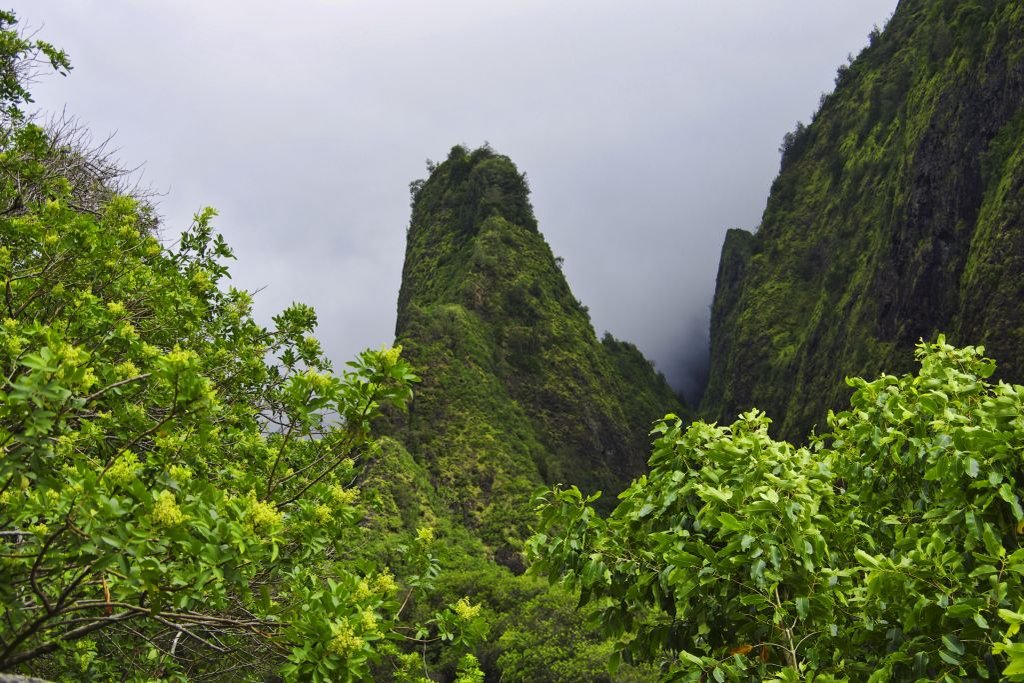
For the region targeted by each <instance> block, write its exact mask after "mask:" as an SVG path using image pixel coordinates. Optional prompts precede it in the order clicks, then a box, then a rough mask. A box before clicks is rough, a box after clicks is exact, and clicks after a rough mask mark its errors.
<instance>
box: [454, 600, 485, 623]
mask: <svg viewBox="0 0 1024 683" xmlns="http://www.w3.org/2000/svg"><path fill="white" fill-rule="evenodd" d="M452 611H454V612H455V614H456V616H458V617H459V619H462V620H463V621H470V620H471V619H475V618H476V616H477V615H478V614H480V605H473V604H471V603H470V602H469V598H459V601H458V602H457V603H455V605H453V606H452Z"/></svg>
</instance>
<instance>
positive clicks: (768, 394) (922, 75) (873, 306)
mask: <svg viewBox="0 0 1024 683" xmlns="http://www.w3.org/2000/svg"><path fill="white" fill-rule="evenodd" d="M781 151H782V168H781V171H780V173H779V176H778V178H777V179H776V180H775V183H774V184H773V186H772V190H771V194H770V197H769V199H768V204H767V208H766V209H765V212H764V216H763V219H762V222H761V225H760V227H759V228H758V230H757V232H756V233H754V234H753V235H751V234H749V233H746V232H744V231H740V230H733V231H730V232H729V233H728V234H727V236H726V240H725V245H724V247H723V250H722V259H721V263H720V266H719V272H718V283H717V289H716V293H715V299H714V304H713V308H712V320H711V369H710V376H709V384H708V387H707V390H706V393H705V395H704V401H703V404H702V410H703V412H704V413H706V414H707V415H709V416H712V417H715V418H717V419H721V420H724V421H726V422H729V421H731V420H732V419H734V418H735V416H736V415H737V414H738V413H740V412H741V411H744V410H747V409H749V408H750V407H751V406H757V407H759V408H761V409H764V410H765V411H767V413H768V414H769V415H771V416H772V417H773V418H774V419H775V420H776V427H777V428H778V430H779V432H780V433H781V434H783V435H786V436H788V437H790V438H800V437H801V436H802V435H803V434H804V433H805V432H806V430H807V429H808V428H809V427H810V426H811V425H813V424H815V423H818V424H821V423H822V421H823V420H824V417H825V414H826V411H827V409H828V408H834V407H837V406H839V405H840V404H841V403H842V401H843V399H844V397H845V395H846V394H847V393H848V389H846V388H845V387H844V385H843V382H842V380H843V378H844V377H846V376H850V375H861V376H871V375H874V374H875V373H877V372H879V371H881V370H883V369H885V370H887V371H902V370H905V369H907V368H908V364H909V358H910V357H911V354H910V349H912V348H913V345H914V344H915V343H916V342H917V341H918V340H919V339H920V338H925V339H932V338H934V336H935V334H936V333H937V332H939V331H946V332H948V333H949V336H950V339H951V340H953V341H956V342H958V343H963V344H975V343H984V344H985V345H986V347H987V348H988V349H989V350H990V352H992V353H993V354H994V355H995V356H996V357H998V358H999V359H1000V372H1001V376H1002V377H1004V378H1008V379H1016V380H1019V379H1021V378H1024V289H1022V284H1021V283H1024V205H1022V203H1021V197H1022V196H1024V194H1022V190H1024V5H1022V4H1021V3H1020V2H1018V1H1016V0H966V1H952V0H903V1H901V2H900V3H899V6H898V7H897V9H896V11H895V13H894V15H893V17H892V18H891V19H890V21H889V22H888V24H887V26H886V27H885V30H884V31H875V32H873V33H872V34H871V36H870V44H869V45H868V46H867V47H866V48H865V49H864V50H863V51H862V52H861V54H860V55H859V56H858V57H857V58H856V59H855V60H853V61H851V63H850V64H848V65H845V66H843V67H841V68H840V70H839V74H838V76H837V78H836V88H835V91H834V92H833V93H832V94H830V95H827V96H823V98H822V102H821V107H820V109H819V111H818V112H817V113H816V114H815V116H814V118H813V120H812V122H811V123H810V125H807V126H804V125H802V124H800V125H798V127H797V129H796V131H794V132H793V133H790V134H788V135H787V136H786V139H785V140H784V144H783V147H782V150H781Z"/></svg>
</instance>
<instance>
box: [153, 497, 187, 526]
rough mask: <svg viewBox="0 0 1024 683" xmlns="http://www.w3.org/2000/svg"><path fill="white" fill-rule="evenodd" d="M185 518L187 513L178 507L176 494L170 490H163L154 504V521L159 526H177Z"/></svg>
mask: <svg viewBox="0 0 1024 683" xmlns="http://www.w3.org/2000/svg"><path fill="white" fill-rule="evenodd" d="M185 519H186V518H185V513H183V512H182V511H181V508H179V507H178V502H177V501H176V500H175V499H174V494H173V493H172V492H170V491H161V492H160V495H159V496H157V499H156V503H155V504H154V505H153V521H154V522H156V524H157V526H164V527H172V526H177V525H179V524H181V523H182V522H184V521H185Z"/></svg>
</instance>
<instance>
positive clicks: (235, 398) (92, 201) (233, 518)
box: [0, 13, 475, 681]
mask: <svg viewBox="0 0 1024 683" xmlns="http://www.w3.org/2000/svg"><path fill="white" fill-rule="evenodd" d="M14 24H15V19H14V16H13V15H11V14H9V13H0V54H2V56H3V57H4V59H2V60H0V72H2V73H0V109H2V110H3V111H4V112H6V118H5V119H4V127H3V129H2V131H0V133H2V134H0V206H2V207H5V208H6V210H5V211H3V212H2V214H0V288H2V294H0V297H2V299H0V311H2V313H0V319H2V321H0V373H2V380H3V381H2V384H0V449H2V457H0V670H2V671H11V670H15V671H22V672H25V673H31V674H34V675H43V676H47V677H61V678H64V679H66V680H83V679H89V680H105V679H111V680H112V679H119V680H149V679H152V678H157V677H159V678H162V679H167V680H186V679H198V680H202V679H215V680H262V679H264V678H265V677H266V676H267V675H269V674H272V673H279V674H282V675H284V676H285V678H287V679H289V680H320V681H343V680H351V679H356V678H362V677H366V676H367V675H369V671H370V666H371V664H373V662H374V661H376V660H379V659H380V657H381V653H382V652H385V651H395V648H394V646H393V645H392V644H391V641H399V642H401V641H403V640H404V638H403V637H402V636H400V635H398V633H399V631H398V630H397V625H398V624H399V622H400V621H401V620H402V619H403V611H404V609H405V606H406V605H407V604H408V603H409V601H410V598H412V597H413V594H414V593H416V592H418V591H423V590H428V589H429V588H430V585H431V582H432V580H433V578H434V577H435V576H436V573H437V565H436V561H435V560H433V558H432V557H431V556H430V555H429V551H428V545H429V538H428V536H429V534H428V533H426V532H425V533H423V534H422V535H421V538H420V539H419V540H418V541H410V542H409V546H408V548H406V552H405V553H404V555H405V557H406V560H405V561H404V563H403V564H402V566H401V567H386V566H377V565H374V564H372V563H371V564H367V563H365V562H355V561H353V560H352V559H351V552H350V548H349V547H346V544H345V539H348V540H349V542H351V539H352V537H353V534H354V533H356V534H357V533H358V526H357V525H358V522H359V519H360V517H361V506H362V503H361V501H360V493H359V489H358V487H357V486H356V483H357V481H358V479H359V477H360V475H361V472H362V471H363V469H364V468H365V467H366V463H367V462H369V461H370V460H372V456H373V453H374V450H375V448H377V445H376V442H375V441H374V439H373V437H372V434H371V421H372V420H373V419H374V417H375V415H377V413H378V411H379V410H380V408H381V406H384V405H390V406H395V407H396V408H398V409H401V408H402V407H403V406H405V404H406V403H407V402H408V400H409V399H410V397H411V395H412V392H411V383H412V382H415V381H416V377H415V375H414V374H413V372H412V370H411V369H410V367H409V365H408V364H407V363H406V362H405V361H404V360H403V359H402V357H401V355H400V348H393V349H381V350H379V351H365V352H363V353H362V354H360V356H359V358H358V359H357V360H355V361H353V362H351V363H348V366H347V370H345V371H344V372H342V373H340V374H336V373H334V372H333V370H332V367H331V363H330V362H329V361H328V360H327V358H326V357H325V356H324V354H323V352H322V350H321V348H320V344H319V343H318V342H317V340H316V339H315V338H314V337H313V336H312V331H313V329H314V328H315V325H316V315H315V313H314V312H313V310H312V309H310V308H309V307H307V306H303V305H300V304H295V305H293V306H291V307H290V308H288V309H287V310H285V311H284V312H282V313H281V314H280V315H278V316H276V317H275V318H274V325H273V327H272V328H269V329H268V328H264V327H263V326H261V325H259V324H257V323H256V322H255V321H254V320H253V317H252V312H251V304H252V299H251V296H250V295H249V294H248V293H246V292H243V291H239V290H237V289H234V288H230V287H228V288H224V287H223V282H224V279H225V278H226V276H227V275H228V270H227V267H226V266H225V262H226V260H228V259H230V258H232V254H231V250H230V248H229V247H228V246H227V244H226V243H225V242H224V240H223V239H222V238H221V237H220V236H219V235H215V234H214V232H213V229H212V225H211V222H212V220H213V217H214V215H215V212H214V211H213V210H211V209H206V210H204V211H202V212H201V213H200V214H198V215H197V216H196V218H195V222H194V224H193V225H192V226H191V227H190V228H189V229H188V230H186V231H185V232H184V233H183V234H182V235H181V238H180V240H179V241H178V243H177V245H176V247H175V248H173V249H171V248H168V247H166V246H165V245H163V244H162V243H161V242H160V241H159V240H158V239H157V237H156V236H155V227H154V226H155V225H156V220H155V218H154V214H153V212H152V210H151V209H150V208H149V207H148V206H147V205H146V204H145V203H144V202H142V201H140V200H138V199H137V198H133V197H130V196H125V195H123V194H119V193H118V191H117V188H112V187H110V186H109V185H108V184H105V183H106V181H107V180H109V179H110V177H112V176H109V175H108V171H109V170H110V168H111V167H110V165H109V163H107V160H106V158H104V159H103V161H104V163H100V164H95V163H93V164H90V163H77V162H76V163H72V164H71V165H70V167H71V168H72V169H75V170H76V173H74V174H66V173H63V172H62V171H61V168H63V167H61V166H59V164H60V163H63V162H65V161H67V160H68V159H71V158H74V159H79V160H81V159H85V161H86V162H88V161H89V156H88V155H89V152H88V150H84V149H77V148H74V147H73V146H71V147H69V146H68V145H65V144H61V143H55V140H54V136H53V135H52V134H48V133H47V131H46V130H44V129H43V128H42V127H40V126H38V125H36V124H35V123H33V122H31V121H28V120H26V118H25V117H24V116H23V115H22V114H21V113H20V109H19V105H20V104H21V103H22V102H25V101H30V95H29V94H28V92H27V90H25V88H24V85H23V83H24V78H25V77H26V75H27V74H28V73H29V71H27V70H26V69H27V68H28V67H27V66H26V65H27V64H29V65H30V64H31V63H33V60H35V61H38V58H39V55H43V56H45V57H47V58H48V61H49V62H51V63H52V65H53V66H54V67H55V68H57V69H59V70H65V71H66V70H67V69H68V68H70V67H69V64H68V62H67V58H66V57H65V56H64V55H63V53H61V52H59V51H56V50H55V49H53V48H52V47H50V46H49V45H48V44H46V43H42V42H38V41H36V42H31V41H28V40H26V39H23V38H22V37H20V35H19V34H18V33H17V32H16V30H15V26H14ZM93 161H96V159H93ZM88 168H95V169H99V170H98V171H97V173H94V174H92V175H90V174H89V173H87V172H84V171H83V169H88ZM113 177H116V174H115V176H113ZM96 183H99V184H100V185H101V186H102V187H103V188H105V189H104V190H103V191H97V186H96V185H95V184H96ZM83 197H86V198H88V203H87V204H83V201H82V199H83ZM395 570H402V572H403V574H402V575H401V576H398V577H396V576H395V574H394V573H393V571H395ZM460 608H461V610H462V611H461V612H458V610H459V609H460ZM453 610H455V611H453ZM472 610H473V608H472V606H471V605H470V604H469V603H468V602H464V604H463V603H458V604H456V605H455V606H454V607H452V608H450V609H447V610H444V611H442V612H441V613H440V614H439V615H437V617H436V618H434V619H433V620H431V621H430V622H429V623H427V624H424V625H422V626H421V627H417V626H416V625H411V626H410V625H407V626H408V627H409V628H411V629H412V630H413V631H416V630H417V628H418V630H419V635H418V641H417V642H420V641H423V640H436V639H440V640H449V641H451V640H455V641H458V640H460V639H464V636H463V631H465V632H466V633H471V632H473V624H472V622H473V619H472V617H475V613H473V614H469V613H470V612H472ZM459 614H462V615H467V614H468V615H469V616H467V617H466V618H464V619H463V618H458V617H459ZM466 670H467V671H471V670H472V667H469V666H468V665H467V667H466Z"/></svg>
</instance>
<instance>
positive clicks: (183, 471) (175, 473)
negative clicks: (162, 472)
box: [167, 465, 192, 484]
mask: <svg viewBox="0 0 1024 683" xmlns="http://www.w3.org/2000/svg"><path fill="white" fill-rule="evenodd" d="M167 473H168V474H169V475H171V478H172V479H174V480H175V481H177V482H178V483H182V484H183V483H185V482H186V481H191V479H192V469H191V468H190V467H187V466H185V465H171V467H170V469H169V470H167Z"/></svg>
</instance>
